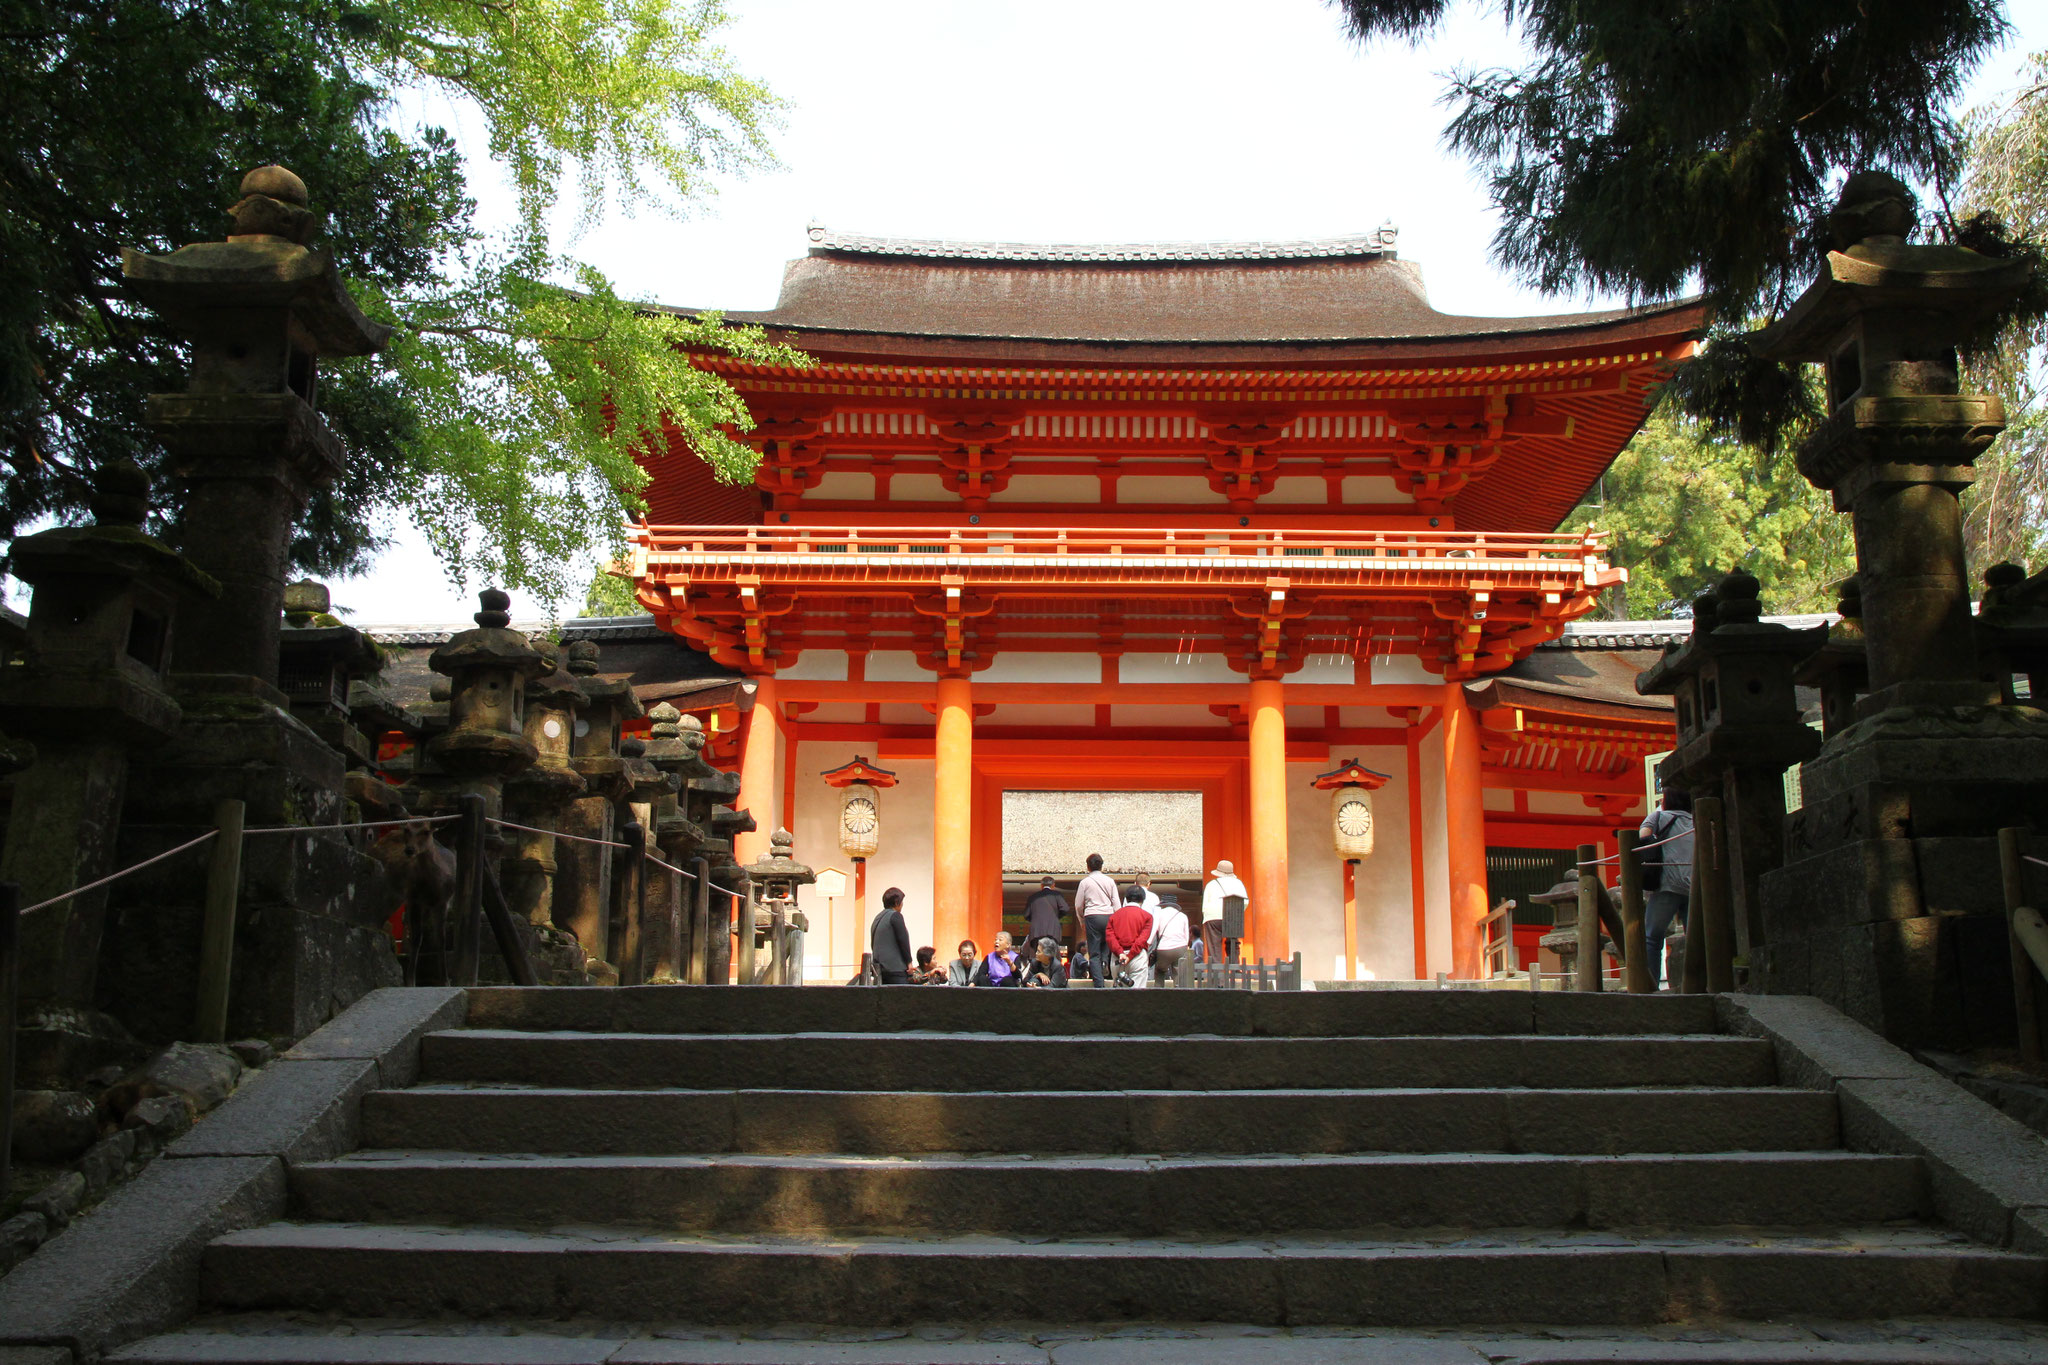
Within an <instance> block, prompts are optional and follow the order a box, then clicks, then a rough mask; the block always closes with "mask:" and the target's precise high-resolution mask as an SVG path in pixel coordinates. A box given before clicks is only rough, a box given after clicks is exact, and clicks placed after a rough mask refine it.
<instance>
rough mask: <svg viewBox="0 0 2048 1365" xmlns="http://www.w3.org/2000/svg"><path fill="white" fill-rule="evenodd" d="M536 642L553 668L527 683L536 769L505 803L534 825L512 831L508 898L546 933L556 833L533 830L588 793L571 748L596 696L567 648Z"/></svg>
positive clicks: (550, 921) (528, 731) (514, 780)
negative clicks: (573, 669)
mask: <svg viewBox="0 0 2048 1365" xmlns="http://www.w3.org/2000/svg"><path fill="white" fill-rule="evenodd" d="M530 643H531V644H532V645H533V647H534V650H535V652H537V653H538V654H539V655H540V657H541V662H542V664H543V665H544V666H545V667H546V670H547V671H546V672H543V673H541V674H539V675H538V676H536V677H535V678H534V679H533V680H532V681H531V682H530V683H528V684H527V686H526V719H525V726H524V733H525V735H526V738H527V740H528V742H530V743H531V744H532V745H533V747H534V754H535V757H534V763H533V766H532V767H530V768H528V769H526V770H525V771H524V772H522V773H518V774H516V775H515V776H513V777H511V778H508V779H507V780H506V782H505V801H506V804H507V806H508V807H509V809H510V810H511V812H512V814H511V817H510V818H511V819H513V820H514V821H516V822H517V823H519V824H522V825H528V826H531V827H532V829H527V830H510V831H507V833H509V834H510V835H511V836H512V837H511V844H512V853H511V856H509V857H508V858H507V859H506V860H505V899H506V901H507V903H508V904H509V905H510V906H511V910H512V913H513V914H514V915H515V916H517V917H518V918H520V919H523V920H525V921H526V923H528V924H530V925H532V926H533V927H534V929H535V930H536V931H546V930H551V929H552V928H553V925H554V880H555V836H554V835H553V834H552V833H549V834H535V833H533V832H532V830H533V829H551V828H552V827H553V824H554V822H555V820H556V819H557V818H558V817H559V816H560V814H561V811H562V808H563V807H564V806H566V805H568V804H569V803H570V802H571V801H574V800H575V799H576V798H577V797H579V796H581V795H583V793H584V791H585V783H584V780H583V775H582V774H581V773H579V772H577V771H576V769H575V767H574V765H573V764H572V763H571V762H570V748H571V746H573V745H574V743H575V738H576V735H575V731H576V718H577V714H578V713H579V712H581V711H582V710H583V708H584V707H585V706H587V705H589V701H590V699H589V698H588V697H586V696H585V695H584V693H583V687H582V684H580V683H579V682H578V681H577V680H576V676H575V675H574V674H572V673H570V672H569V671H568V670H567V669H565V668H564V667H563V666H562V646H560V645H558V644H556V643H554V642H553V641H551V640H547V639H545V638H542V637H539V636H535V637H533V638H532V640H531V641H530ZM543 937H545V934H543Z"/></svg>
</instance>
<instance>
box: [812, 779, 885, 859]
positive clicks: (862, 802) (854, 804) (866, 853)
mask: <svg viewBox="0 0 2048 1365" xmlns="http://www.w3.org/2000/svg"><path fill="white" fill-rule="evenodd" d="M821 776H822V777H824V779H825V784H826V785H827V786H831V787H838V788H840V789H841V795H840V798H839V848H840V851H841V852H843V853H845V854H846V856H847V857H849V858H871V857H873V856H874V854H875V851H876V850H877V849H879V848H880V847H881V846H882V791H881V789H882V788H884V787H893V786H895V785H896V774H894V773H892V772H890V771H889V770H888V769H887V768H877V767H876V766H875V765H874V764H872V763H870V762H868V761H867V759H865V758H863V757H861V756H860V755H859V754H855V755H854V757H853V761H852V762H851V763H845V764H841V765H840V766H839V767H837V768H833V769H831V770H830V771H828V772H825V773H823V774H821Z"/></svg>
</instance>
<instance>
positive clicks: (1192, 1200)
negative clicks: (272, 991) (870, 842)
mask: <svg viewBox="0 0 2048 1365" xmlns="http://www.w3.org/2000/svg"><path fill="white" fill-rule="evenodd" d="M1924 1185H1925V1181H1924V1179H1923V1176H1922V1172H1921V1166H1920V1162H1919V1160H1918V1159H1917V1158H1915V1157H1900V1156H1876V1155H1867V1154H1862V1153H1850V1152H1799V1153H1742V1154H1728V1155H1714V1156H1671V1155H1661V1154H1660V1155H1655V1156H1623V1157H1610V1156H1596V1157H1585V1156H1577V1157H1573V1156H1528V1155H1502V1154H1497V1153H1494V1154H1487V1153H1446V1154H1431V1155H1418V1154H1401V1155H1373V1156H1320V1157H1299V1156H1283V1157H1225V1158H1193V1157H1179V1158H1171V1159H1162V1158H1158V1157H1149V1158H1148V1157H1134V1156H1127V1157H1105V1156H1089V1157H1035V1158H1005V1157H986V1156H984V1157H915V1158H901V1157H860V1156H733V1155H726V1154H720V1155H712V1156H632V1157H625V1156H593V1157H517V1156H478V1155H473V1154H455V1153H451V1154H442V1155H407V1154H401V1153H389V1152H363V1153H359V1154H357V1155H355V1156H351V1157H345V1158H343V1159H341V1160H339V1161H327V1162H316V1163H311V1164H307V1165H302V1166H298V1167H296V1168H294V1170H293V1171H292V1174H291V1186H292V1196H293V1201H294V1208H295V1209H296V1210H297V1212H298V1213H299V1214H300V1215H301V1216H304V1217H308V1218H314V1219H322V1220H327V1221H335V1222H349V1221H358V1222H371V1223H436V1224H455V1223H466V1222H475V1221H478V1220H479V1219H488V1220H489V1221H490V1222H491V1223H492V1224H494V1225H500V1226H505V1225H509V1226H519V1227H534V1228H549V1227H556V1226H560V1225H563V1224H572V1223H600V1224H605V1225H608V1226H622V1227H623V1226H633V1227H646V1228H656V1229H660V1230H663V1231H670V1232H686V1233H742V1234H753V1233H773V1234H780V1235H797V1234H827V1235H842V1234H843V1235H853V1234H859V1235H883V1236H892V1235H900V1236H921V1235H927V1234H934V1233H937V1234H954V1233H970V1232H997V1233H1004V1234H1008V1235H1013V1236H1025V1237H1059V1238H1063V1239H1069V1240H1071V1239H1074V1238H1088V1237H1217V1236H1224V1237H1249V1236H1264V1235H1270V1234H1293V1233H1303V1232H1338V1231H1344V1230H1348V1229H1360V1228H1372V1229H1390V1228H1417V1227H1447V1226H1449V1227H1482V1228H1484V1227H1495V1228H1498V1227H1540V1228H1572V1227H1591V1228H1618V1227H1629V1228H1645V1227H1655V1228H1703V1227H1716V1226H1745V1227H1755V1226H1770V1225H1776V1226H1787V1227H1818V1226H1828V1225H1839V1224H1841V1223H1844V1222H1847V1223H1852V1224H1856V1225H1875V1224H1879V1223H1886V1222H1891V1221H1894V1220H1899V1219H1908V1218H1913V1217H1915V1216H1917V1215H1919V1214H1921V1213H1922V1212H1924V1210H1925V1206H1926V1197H1925V1191H1924Z"/></svg>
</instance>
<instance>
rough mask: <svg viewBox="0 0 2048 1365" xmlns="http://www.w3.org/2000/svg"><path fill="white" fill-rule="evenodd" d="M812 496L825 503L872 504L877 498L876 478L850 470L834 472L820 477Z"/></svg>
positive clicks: (812, 490)
mask: <svg viewBox="0 0 2048 1365" xmlns="http://www.w3.org/2000/svg"><path fill="white" fill-rule="evenodd" d="M810 496H811V497H814V498H817V499H819V500H820V501H823V502H855V501H859V502H872V501H873V500H874V496H875V476H874V475H872V474H855V473H853V472H852V471H850V470H834V471H833V472H831V473H828V474H820V475H819V476H818V482H817V485H816V486H815V487H814V488H812V489H811V491H810Z"/></svg>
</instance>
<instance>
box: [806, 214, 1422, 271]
mask: <svg viewBox="0 0 2048 1365" xmlns="http://www.w3.org/2000/svg"><path fill="white" fill-rule="evenodd" d="M807 235H808V236H809V237H810V239H811V249H812V251H813V252H839V253H844V254H846V255H854V256H921V257H926V258H929V259H935V260H953V261H1020V262H1021V261H1079V262H1088V261H1110V262H1116V263H1118V264H1123V263H1127V262H1142V261H1166V262H1176V261H1300V260H1314V259H1319V258H1329V257H1333V256H1391V255H1393V254H1394V244H1395V241H1396V240H1397V238H1398V237H1399V236H1400V229H1399V228H1397V227H1395V226H1394V224H1393V223H1392V222H1387V223H1384V224H1382V225H1381V226H1379V227H1376V228H1374V229H1373V230H1372V231H1370V232H1362V233H1357V234H1354V235H1352V236H1349V237H1324V238H1315V239H1301V240H1296V241H1256V242H1125V243H1079V242H1051V243H1031V242H955V241H948V240H944V239H939V238H919V237H866V236H862V235H860V234H858V233H850V232H834V231H832V230H831V229H830V228H828V227H826V226H825V225H824V224H823V223H812V224H811V225H810V227H809V229H808V230H807Z"/></svg>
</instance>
